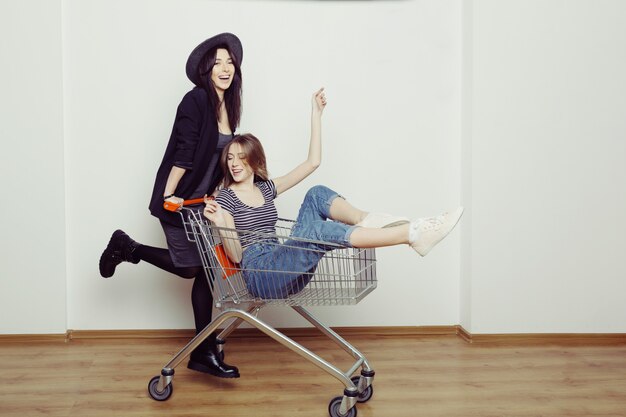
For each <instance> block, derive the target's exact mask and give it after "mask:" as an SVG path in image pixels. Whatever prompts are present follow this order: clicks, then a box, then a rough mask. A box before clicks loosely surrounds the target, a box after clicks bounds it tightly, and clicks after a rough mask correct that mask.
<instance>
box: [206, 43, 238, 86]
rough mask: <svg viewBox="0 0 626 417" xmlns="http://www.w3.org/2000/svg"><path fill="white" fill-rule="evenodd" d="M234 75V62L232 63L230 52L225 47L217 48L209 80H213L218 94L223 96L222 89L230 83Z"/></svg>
mask: <svg viewBox="0 0 626 417" xmlns="http://www.w3.org/2000/svg"><path fill="white" fill-rule="evenodd" d="M234 76H235V64H233V60H232V59H231V57H230V54H229V53H228V51H227V50H226V49H224V48H219V49H218V50H217V51H216V52H215V64H214V65H213V69H212V70H211V81H213V85H214V86H215V90H216V91H217V93H218V94H220V95H221V96H223V94H224V91H226V90H227V89H228V87H230V85H231V84H232V82H233V77H234Z"/></svg>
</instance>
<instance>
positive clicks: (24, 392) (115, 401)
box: [0, 336, 626, 417]
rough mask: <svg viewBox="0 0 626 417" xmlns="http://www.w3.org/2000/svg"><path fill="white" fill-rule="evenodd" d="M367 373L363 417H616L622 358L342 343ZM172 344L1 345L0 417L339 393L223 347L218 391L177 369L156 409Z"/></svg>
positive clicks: (268, 412)
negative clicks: (370, 383)
mask: <svg viewBox="0 0 626 417" xmlns="http://www.w3.org/2000/svg"><path fill="white" fill-rule="evenodd" d="M298 341H300V342H301V343H303V344H304V345H305V346H307V347H308V348H310V349H312V350H314V351H316V352H318V353H320V354H321V355H322V356H323V357H324V358H326V359H327V360H329V361H330V362H332V363H333V364H335V365H339V366H341V367H345V369H348V368H349V366H350V364H351V359H350V358H349V357H348V355H347V354H345V352H343V351H342V350H340V349H338V348H337V347H336V346H335V345H334V344H332V343H330V342H328V341H327V340H326V339H324V338H322V337H319V338H317V337H315V338H310V337H307V338H301V339H299V340H298ZM349 341H350V342H351V343H353V344H354V345H355V346H356V347H357V348H358V349H359V350H360V351H361V352H363V354H365V355H366V357H367V358H368V360H369V361H370V363H371V364H372V367H373V368H374V369H375V371H376V378H375V382H374V388H375V389H374V396H373V398H372V399H371V400H370V401H369V402H367V403H364V404H359V405H358V406H357V408H358V415H359V416H361V417H366V416H370V417H371V416H378V417H383V416H384V417H388V416H411V417H416V416H429V417H430V416H446V417H450V416H463V417H468V416H626V346H482V345H472V344H468V343H466V342H464V341H462V340H461V339H460V338H458V337H457V336H428V337H373V336H356V337H350V338H349ZM184 343H185V341H184V340H180V339H136V340H124V339H119V340H73V341H71V342H68V343H63V342H46V343H23V342H19V343H18V342H2V345H0V359H1V360H2V378H1V381H2V382H0V415H1V416H3V417H5V416H6V417H8V416H19V417H31V416H81V417H86V416H107V417H110V416H142V417H145V416H224V417H226V416H232V417H236V416H259V417H261V416H285V417H286V416H289V417H293V416H302V417H304V416H307V417H308V416H311V417H326V416H328V411H327V407H328V402H329V400H330V399H331V398H333V397H335V396H338V395H341V394H342V392H343V386H342V385H341V384H340V383H339V382H338V381H337V380H335V379H334V378H332V377H330V376H329V375H327V374H326V373H324V372H323V371H321V370H320V369H319V368H317V367H315V366H313V365H311V364H310V363H308V362H305V361H304V360H303V359H301V358H300V357H299V356H297V355H295V354H294V353H292V352H290V351H288V350H286V349H285V348H283V347H282V346H281V345H279V344H277V343H276V342H273V341H271V340H270V339H268V338H248V339H246V338H232V339H231V340H229V342H228V344H227V362H229V363H232V364H236V365H238V366H239V369H240V371H241V375H242V377H241V378H240V379H236V380H223V379H218V378H214V377H210V376H207V375H204V374H200V373H197V372H193V371H190V370H188V369H187V368H186V367H184V366H182V365H181V366H179V367H178V368H177V369H176V376H175V378H174V381H173V387H174V392H173V395H172V397H171V398H170V399H169V400H168V401H165V402H157V401H154V400H152V399H151V398H150V397H149V396H148V394H147V390H146V387H147V383H148V380H149V379H150V378H151V377H152V376H154V375H157V374H159V372H160V370H161V367H163V365H165V363H167V361H169V360H170V358H171V357H172V355H173V354H174V353H175V352H177V351H178V349H179V348H180V347H182V346H183V345H184Z"/></svg>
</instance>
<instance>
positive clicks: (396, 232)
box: [350, 224, 409, 248]
mask: <svg viewBox="0 0 626 417" xmlns="http://www.w3.org/2000/svg"><path fill="white" fill-rule="evenodd" d="M407 243H409V225H408V224H403V225H401V226H397V227H390V228H387V229H378V228H376V229H375V228H370V227H358V228H356V229H354V231H352V234H351V235H350V244H351V245H352V246H354V247H355V248H380V247H383V246H393V245H402V244H407Z"/></svg>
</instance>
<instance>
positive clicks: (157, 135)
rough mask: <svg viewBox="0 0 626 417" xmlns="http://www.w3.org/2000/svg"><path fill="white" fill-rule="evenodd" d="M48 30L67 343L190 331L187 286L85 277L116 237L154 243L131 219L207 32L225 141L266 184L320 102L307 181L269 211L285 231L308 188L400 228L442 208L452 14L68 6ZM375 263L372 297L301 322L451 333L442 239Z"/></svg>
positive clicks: (209, 5)
mask: <svg viewBox="0 0 626 417" xmlns="http://www.w3.org/2000/svg"><path fill="white" fill-rule="evenodd" d="M64 17H65V18H66V20H65V23H64V27H65V28H66V34H67V36H66V37H65V44H64V47H65V64H66V67H65V70H64V71H65V74H66V81H67V82H66V85H65V92H66V112H67V125H66V136H65V138H66V162H65V163H66V167H67V179H66V184H67V201H68V206H67V213H68V216H67V219H68V220H67V222H68V236H67V240H68V259H69V260H70V262H68V327H69V328H72V329H122V328H190V327H192V325H193V321H192V316H191V307H190V303H189V292H190V286H191V282H190V281H186V280H183V279H179V278H175V277H173V276H172V275H170V274H167V273H164V272H162V271H160V270H158V269H156V268H154V267H152V266H151V265H149V264H143V263H142V264H140V265H138V266H133V265H122V266H121V267H120V268H119V271H118V272H117V273H116V274H115V276H114V277H113V278H111V279H109V280H103V279H101V278H100V277H99V276H98V271H97V263H98V257H99V256H100V253H101V251H102V249H103V247H104V245H105V244H106V242H107V240H108V238H109V235H110V233H111V232H112V231H113V230H115V229H116V228H118V227H121V228H122V229H124V230H125V231H127V232H128V233H129V234H130V235H131V236H132V237H134V238H135V239H137V240H138V241H140V242H144V243H147V244H151V245H156V246H163V245H164V240H163V237H162V231H161V229H160V226H159V224H158V222H157V221H156V219H154V218H152V217H151V216H150V215H149V214H148V212H147V209H146V206H147V203H148V199H149V196H150V193H151V190H152V183H153V180H154V174H155V172H156V168H157V166H158V164H159V162H160V159H161V158H162V154H163V151H164V147H165V144H166V142H167V139H168V137H169V133H170V129H171V124H172V121H173V117H174V113H175V109H176V106H177V105H178V102H179V100H180V99H181V98H182V96H183V94H184V93H185V92H186V91H187V89H189V88H190V87H191V84H190V82H189V81H188V80H187V79H186V77H185V75H184V64H185V61H186V58H187V55H188V54H189V52H190V51H191V49H193V48H194V47H195V45H196V44H197V43H199V42H200V41H202V40H204V39H205V38H206V37H208V36H211V35H213V34H216V33H219V32H223V31H230V32H233V33H236V34H237V35H238V36H239V37H240V38H241V40H242V43H243V45H244V59H243V74H244V113H243V120H242V126H241V127H240V129H239V131H240V132H244V131H250V132H253V133H254V134H256V135H257V136H258V137H259V138H261V140H262V141H263V142H264V144H265V147H266V152H267V154H268V155H269V156H268V160H269V161H268V162H269V169H270V171H271V173H273V174H274V175H280V174H283V173H285V172H286V171H287V170H289V169H291V168H292V167H293V166H295V164H297V163H299V162H301V160H302V159H304V158H305V156H306V151H307V149H308V137H309V120H310V95H311V93H312V92H313V91H314V90H315V89H317V88H318V87H320V86H324V87H326V91H327V96H328V98H329V103H330V104H329V106H328V108H327V110H326V111H325V115H324V120H323V123H324V127H323V130H324V135H323V140H324V156H323V162H322V166H321V168H320V169H319V170H318V172H316V173H315V174H314V175H313V176H312V177H311V178H310V179H307V181H306V183H305V184H304V185H301V186H300V187H299V188H297V189H296V190H294V191H292V192H290V193H287V194H286V195H284V196H281V198H280V199H279V200H278V203H279V211H280V212H281V214H283V215H286V216H295V214H296V213H297V208H298V207H299V203H300V200H301V198H302V197H303V195H304V193H305V192H306V189H307V188H308V186H311V185H314V184H316V183H324V184H327V185H329V186H331V187H333V188H335V189H337V190H338V191H340V192H342V193H343V194H345V195H346V196H347V197H348V198H349V199H350V200H351V201H352V202H354V203H355V204H357V205H359V206H362V207H367V208H370V207H371V208H372V209H376V210H385V211H391V212H395V213H406V214H407V215H409V216H412V217H414V216H417V215H432V214H436V213H438V212H439V211H441V210H443V209H445V208H447V207H449V206H455V205H457V204H459V195H460V189H459V164H460V161H459V155H460V154H459V145H460V144H459V135H458V132H459V122H458V119H459V100H460V84H459V63H460V50H459V47H460V42H459V29H460V28H459V17H460V14H459V3H458V2H456V1H446V2H365V3H359V2H347V3H342V2H299V1H296V2H283V1H279V2H258V1H250V2H245V1H236V2H233V1H193V2H192V1H189V2H182V3H181V2H172V1H156V2H155V1H131V2H127V1H113V2H111V1H108V0H107V1H88V2H85V1H70V2H67V3H66V4H65V10H64ZM379 257H380V264H379V270H378V275H379V278H380V281H381V284H380V287H379V289H378V290H377V291H376V292H375V293H374V294H373V295H371V296H370V297H369V298H368V299H367V300H366V301H365V302H364V303H363V304H362V305H359V306H358V307H356V308H347V309H346V308H333V309H321V310H319V315H320V316H321V317H322V318H323V319H324V320H325V321H327V322H328V323H330V324H332V325H368V326H369V325H421V324H446V323H455V322H457V321H458V308H457V305H458V276H459V270H458V268H459V239H458V234H456V235H455V236H453V237H452V238H451V239H450V240H449V241H448V242H446V243H445V244H444V245H442V246H441V247H440V248H438V250H437V251H434V252H433V253H432V255H429V257H428V258H425V259H423V260H422V259H419V257H418V256H417V255H416V254H415V253H414V252H413V251H411V250H410V249H408V248H406V247H402V248H394V249H386V250H381V251H380V256H379ZM391 306H393V308H391ZM264 314H265V317H266V318H267V319H268V320H270V321H271V322H272V323H274V324H276V325H279V326H291V325H302V323H300V322H295V321H293V320H292V318H290V316H289V315H287V316H285V314H284V311H281V312H270V313H264Z"/></svg>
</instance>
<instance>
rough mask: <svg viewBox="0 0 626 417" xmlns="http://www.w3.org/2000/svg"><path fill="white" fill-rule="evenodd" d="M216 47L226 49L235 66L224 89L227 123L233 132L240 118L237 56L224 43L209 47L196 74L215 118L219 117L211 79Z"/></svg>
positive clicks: (239, 71)
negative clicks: (230, 78) (227, 85)
mask: <svg viewBox="0 0 626 417" xmlns="http://www.w3.org/2000/svg"><path fill="white" fill-rule="evenodd" d="M218 49H226V50H227V51H228V54H229V55H230V58H231V59H232V61H233V65H234V66H235V74H233V81H232V83H231V84H230V87H228V89H227V90H226V91H224V104H225V105H226V113H227V114H228V123H229V124H230V129H231V132H234V131H235V129H236V128H237V126H239V120H240V118H241V84H242V77H241V67H240V66H239V57H237V56H235V54H234V53H233V52H232V51H231V50H230V49H228V46H226V45H218V46H216V47H215V48H212V49H209V51H208V52H207V53H206V54H205V55H204V57H203V58H202V60H201V61H200V65H198V76H199V77H200V85H201V87H202V88H204V90H205V91H206V92H207V96H208V97H209V103H210V104H211V107H213V109H214V110H215V120H219V118H220V106H219V104H220V99H219V98H218V97H217V92H216V91H215V85H214V84H213V81H212V80H211V74H212V72H213V66H214V65H215V56H216V54H217V50H218Z"/></svg>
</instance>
